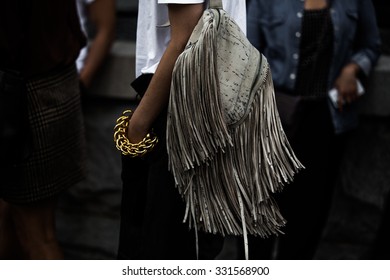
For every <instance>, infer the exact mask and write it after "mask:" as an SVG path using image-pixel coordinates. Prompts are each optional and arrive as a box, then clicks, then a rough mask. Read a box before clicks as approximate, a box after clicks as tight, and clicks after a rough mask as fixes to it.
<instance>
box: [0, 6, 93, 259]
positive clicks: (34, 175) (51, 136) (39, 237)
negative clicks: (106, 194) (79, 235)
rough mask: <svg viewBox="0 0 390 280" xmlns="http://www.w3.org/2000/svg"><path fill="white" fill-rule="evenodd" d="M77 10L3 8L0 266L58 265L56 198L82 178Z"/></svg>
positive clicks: (0, 34)
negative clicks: (20, 262)
mask: <svg viewBox="0 0 390 280" xmlns="http://www.w3.org/2000/svg"><path fill="white" fill-rule="evenodd" d="M85 43H86V40H85V36H84V35H83V33H82V31H81V29H80V23H79V19H78V16H77V9H76V2H75V1H68V0H59V1H14V0H5V1H2V9H0V107H1V108H0V149H1V155H0V177H1V183H0V199H2V200H1V201H0V258H1V259H10V258H23V259H60V258H62V257H63V254H62V250H61V248H60V246H59V243H58V241H57V236H56V207H57V198H58V196H59V194H60V193H61V192H62V191H64V190H65V189H67V188H69V187H70V186H73V185H74V184H76V183H77V182H79V181H81V180H82V179H84V178H85V164H84V162H85V139H84V124H83V117H82V113H81V106H80V94H79V93H80V92H79V80H78V74H77V70H76V66H75V61H76V58H77V56H78V54H79V51H80V49H81V48H82V47H83V46H84V45H85Z"/></svg>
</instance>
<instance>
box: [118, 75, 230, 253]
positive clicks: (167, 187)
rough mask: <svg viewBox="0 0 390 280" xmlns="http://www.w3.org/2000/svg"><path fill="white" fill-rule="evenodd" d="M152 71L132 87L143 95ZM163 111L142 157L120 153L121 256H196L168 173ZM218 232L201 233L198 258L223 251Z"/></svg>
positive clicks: (172, 181) (221, 240) (191, 236)
mask: <svg viewBox="0 0 390 280" xmlns="http://www.w3.org/2000/svg"><path fill="white" fill-rule="evenodd" d="M150 79H151V75H147V76H141V78H139V79H138V80H136V82H135V83H133V87H134V88H135V89H136V90H137V92H138V93H139V94H140V95H141V96H142V95H143V93H144V91H145V90H146V88H147V86H148V84H149V82H150ZM166 116H167V114H166V111H165V112H162V113H161V114H160V116H159V117H158V118H157V120H156V122H155V123H154V125H153V129H154V131H155V133H156V134H157V136H158V138H159V143H158V145H157V146H156V148H155V150H154V151H152V152H151V153H149V154H147V155H146V156H145V157H144V158H141V159H139V158H135V159H134V158H130V157H127V156H122V182H123V190H122V205H121V224H120V237H119V248H118V258H119V259H155V260H160V259H161V260H162V259H167V260H169V259H184V260H186V259H196V257H197V256H196V240H195V232H194V230H189V228H188V224H187V223H183V218H184V211H185V203H184V201H183V200H182V198H181V196H180V194H179V192H178V190H177V189H176V188H175V184H174V179H173V176H172V174H171V173H170V172H169V171H168V155H167V151H166V142H165V130H166ZM222 243H223V239H222V237H221V236H215V235H211V234H205V233H201V232H200V233H199V258H200V259H213V258H214V257H215V256H216V255H217V254H218V252H219V251H220V250H221V247H222Z"/></svg>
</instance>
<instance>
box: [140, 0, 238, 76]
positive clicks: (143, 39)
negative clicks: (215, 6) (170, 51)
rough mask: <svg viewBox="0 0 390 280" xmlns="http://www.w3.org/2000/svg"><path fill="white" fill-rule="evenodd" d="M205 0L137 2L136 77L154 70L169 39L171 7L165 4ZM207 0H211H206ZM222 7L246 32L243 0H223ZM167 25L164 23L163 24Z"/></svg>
mask: <svg viewBox="0 0 390 280" xmlns="http://www.w3.org/2000/svg"><path fill="white" fill-rule="evenodd" d="M204 2H205V0H141V1H139V4H138V5H139V6H138V25H137V26H138V29H137V45H136V69H135V71H136V77H138V76H139V75H141V74H145V73H154V72H155V71H156V68H157V66H158V63H159V62H160V59H161V57H162V55H163V53H164V51H165V49H166V47H167V45H168V42H169V40H170V30H169V26H167V23H168V22H169V20H168V7H167V5H164V4H198V3H204ZM206 2H208V1H207V0H206ZM222 2H223V8H224V10H226V11H227V12H228V13H229V14H230V15H231V16H232V18H233V19H234V20H235V21H236V22H237V24H238V25H239V26H240V28H241V29H242V31H244V32H246V6H245V2H246V1H244V0H223V1H222ZM164 25H165V27H164Z"/></svg>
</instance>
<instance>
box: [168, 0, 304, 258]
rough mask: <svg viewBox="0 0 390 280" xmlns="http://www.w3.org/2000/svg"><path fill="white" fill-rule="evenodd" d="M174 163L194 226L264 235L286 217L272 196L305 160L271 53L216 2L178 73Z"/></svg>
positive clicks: (171, 123)
mask: <svg viewBox="0 0 390 280" xmlns="http://www.w3.org/2000/svg"><path fill="white" fill-rule="evenodd" d="M167 149H168V155H169V168H170V170H171V172H172V173H173V175H174V178H175V182H176V185H177V188H178V190H179V192H180V194H181V195H182V197H183V198H184V200H185V202H186V211H185V215H184V221H187V220H188V221H189V226H190V228H192V227H194V228H195V230H196V231H197V230H204V231H206V232H210V233H220V234H222V235H226V234H228V235H243V236H244V243H245V253H246V258H248V246H247V234H248V233H249V234H253V235H259V236H261V237H266V236H269V235H271V234H278V233H281V230H280V228H281V227H282V226H283V225H284V224H285V220H284V219H283V217H282V215H281V214H280V212H279V209H278V207H277V205H276V204H275V202H274V200H273V199H272V197H271V195H272V194H273V193H275V192H278V191H280V190H281V189H282V187H283V185H285V184H286V183H288V182H290V181H292V179H293V176H294V174H295V173H296V172H297V171H298V170H299V169H301V168H303V166H302V165H301V163H300V162H299V160H298V159H297V158H296V157H295V155H294V152H293V151H292V149H291V147H290V145H289V142H288V140H287V138H286V135H285V133H284V131H283V129H282V125H281V122H280V119H279V115H278V111H277V108H276V103H275V97H274V88H273V83H272V77H271V72H270V68H269V65H268V62H267V60H266V58H265V57H264V56H263V55H262V54H260V53H259V52H258V51H257V50H256V49H255V48H254V47H253V46H252V45H251V44H250V42H249V41H248V40H247V38H246V36H245V34H244V33H243V32H242V31H241V30H240V28H239V26H238V25H237V24H236V23H235V22H234V20H233V19H232V18H231V17H230V16H229V15H228V14H227V13H226V11H224V10H223V9H222V1H220V0H219V1H218V0H217V1H213V0H212V1H211V5H210V9H207V10H205V12H204V13H203V16H202V18H201V19H200V20H199V22H198V24H197V26H196V27H195V29H194V31H193V33H192V35H191V37H190V39H189V42H188V44H187V47H186V48H185V50H184V52H183V53H182V54H181V55H180V56H179V58H178V60H177V61H176V65H175V68H174V71H173V77H172V84H171V93H170V100H169V107H168V122H167Z"/></svg>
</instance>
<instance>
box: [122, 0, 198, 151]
mask: <svg viewBox="0 0 390 280" xmlns="http://www.w3.org/2000/svg"><path fill="white" fill-rule="evenodd" d="M168 8H169V20H170V24H171V26H170V28H171V41H170V43H169V44H168V47H167V49H166V50H165V52H164V55H163V56H162V58H161V60H160V63H159V65H158V67H157V69H156V72H155V74H154V76H153V78H152V80H151V82H150V85H149V87H148V89H147V90H146V92H145V95H144V96H143V98H142V100H141V102H140V104H139V105H138V106H137V109H136V110H135V111H134V114H133V116H132V118H131V120H130V124H129V129H128V137H129V140H130V141H131V142H133V143H137V142H139V141H141V140H142V139H143V138H144V136H145V135H146V134H147V133H148V131H149V130H150V128H151V126H152V124H153V122H154V120H155V119H156V118H157V116H158V115H159V114H160V112H161V111H162V110H163V108H165V107H166V106H167V104H168V100H169V92H170V86H171V79H172V71H173V68H174V66H175V62H176V60H177V58H178V56H179V55H180V54H181V52H182V51H183V50H184V47H185V45H186V43H187V41H188V38H189V37H190V35H191V33H192V30H193V29H194V27H195V25H196V24H197V22H198V20H199V18H200V17H201V15H202V12H203V4H191V5H183V4H182V5H178V4H171V5H168Z"/></svg>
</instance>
